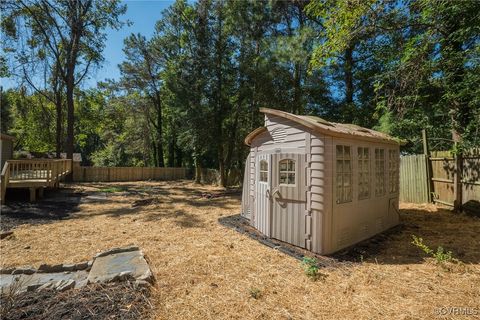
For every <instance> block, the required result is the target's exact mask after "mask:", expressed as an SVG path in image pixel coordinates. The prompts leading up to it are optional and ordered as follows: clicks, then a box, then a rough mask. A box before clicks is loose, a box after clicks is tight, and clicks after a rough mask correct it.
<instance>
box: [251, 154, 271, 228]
mask: <svg viewBox="0 0 480 320" xmlns="http://www.w3.org/2000/svg"><path fill="white" fill-rule="evenodd" d="M255 171H256V172H255V181H256V183H255V190H256V191H255V221H254V226H255V228H256V229H257V230H259V231H260V232H261V233H263V234H265V235H267V236H270V207H271V199H270V186H271V181H272V175H271V155H270V154H259V155H257V159H256V163H255Z"/></svg>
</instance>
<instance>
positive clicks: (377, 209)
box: [326, 138, 398, 253]
mask: <svg viewBox="0 0 480 320" xmlns="http://www.w3.org/2000/svg"><path fill="white" fill-rule="evenodd" d="M337 144H341V145H349V146H351V148H352V149H351V154H352V186H353V192H352V201H351V202H348V203H340V204H337V203H336V202H335V199H336V194H335V192H336V190H335V189H332V194H331V199H332V208H333V216H332V217H333V225H332V238H331V239H330V240H331V242H330V245H329V247H328V249H327V250H326V253H330V252H334V251H338V250H340V249H342V248H345V247H347V246H350V245H352V244H355V243H357V242H359V241H361V240H364V239H367V238H369V237H371V236H373V235H375V234H377V233H379V232H382V231H384V230H386V229H388V228H390V227H392V226H393V225H395V224H397V223H398V217H397V214H396V212H395V210H394V209H393V208H391V207H392V206H393V207H395V208H396V207H397V205H398V193H395V194H391V193H389V191H388V190H386V192H385V195H383V196H376V195H375V184H374V183H375V176H374V175H375V170H374V168H375V155H374V152H375V148H383V149H384V150H385V154H386V157H385V176H384V179H385V186H388V184H389V180H388V179H389V177H388V170H387V169H388V163H387V161H388V159H387V156H388V150H390V149H395V148H396V149H397V150H398V146H392V145H391V144H382V143H371V142H363V141H358V140H347V139H336V138H335V139H333V145H332V159H335V145H337ZM358 147H368V148H369V149H370V197H369V198H367V199H358V156H357V148H358ZM332 164H334V162H332ZM332 168H333V171H332V173H333V174H332V178H333V179H335V169H334V166H332ZM333 185H334V184H332V186H333Z"/></svg>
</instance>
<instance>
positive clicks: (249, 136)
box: [244, 127, 267, 146]
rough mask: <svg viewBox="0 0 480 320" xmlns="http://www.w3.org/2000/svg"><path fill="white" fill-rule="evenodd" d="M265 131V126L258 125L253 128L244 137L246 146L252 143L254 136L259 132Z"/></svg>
mask: <svg viewBox="0 0 480 320" xmlns="http://www.w3.org/2000/svg"><path fill="white" fill-rule="evenodd" d="M265 131H267V128H266V127H258V128H257V129H255V130H253V131H252V132H250V133H249V134H248V135H247V136H246V137H245V140H244V142H245V144H246V145H247V146H250V145H251V144H252V141H253V139H255V137H256V136H258V135H259V134H261V133H263V132H265Z"/></svg>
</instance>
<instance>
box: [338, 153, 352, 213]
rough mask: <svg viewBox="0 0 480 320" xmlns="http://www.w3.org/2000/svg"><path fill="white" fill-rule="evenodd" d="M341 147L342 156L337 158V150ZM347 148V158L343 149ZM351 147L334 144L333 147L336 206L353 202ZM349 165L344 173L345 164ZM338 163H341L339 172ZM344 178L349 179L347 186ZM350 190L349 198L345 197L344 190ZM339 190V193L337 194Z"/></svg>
mask: <svg viewBox="0 0 480 320" xmlns="http://www.w3.org/2000/svg"><path fill="white" fill-rule="evenodd" d="M338 147H341V149H342V154H341V156H339V149H338ZM346 148H348V150H349V151H348V152H349V155H348V157H346V156H345V154H346V153H345V149H346ZM352 149H353V148H352V146H351V145H347V144H336V145H335V182H336V184H335V202H336V203H337V204H341V203H349V202H353V163H352V161H353V154H352ZM347 161H348V163H349V165H348V168H349V170H347V171H345V170H344V169H345V168H346V167H347V166H346V163H347ZM339 162H341V163H342V167H341V171H339V168H340V167H339V165H338V164H339ZM339 176H341V182H340V185H339V179H338V178H339ZM345 177H349V184H348V185H347V184H346V183H345V182H346V181H347V180H346V179H345ZM348 188H350V193H349V196H348V197H347V196H345V195H346V190H348ZM339 190H341V193H340V194H339Z"/></svg>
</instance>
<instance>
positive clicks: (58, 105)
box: [55, 92, 63, 159]
mask: <svg viewBox="0 0 480 320" xmlns="http://www.w3.org/2000/svg"><path fill="white" fill-rule="evenodd" d="M55 109H56V111H57V119H56V120H57V122H56V128H55V130H56V132H55V157H56V158H57V159H60V154H61V152H62V121H63V117H62V96H61V93H59V92H57V93H56V94H55Z"/></svg>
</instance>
